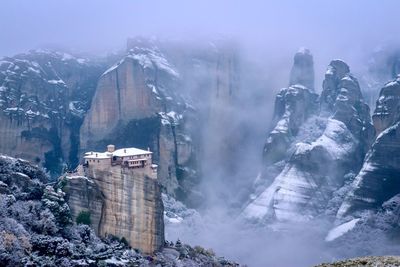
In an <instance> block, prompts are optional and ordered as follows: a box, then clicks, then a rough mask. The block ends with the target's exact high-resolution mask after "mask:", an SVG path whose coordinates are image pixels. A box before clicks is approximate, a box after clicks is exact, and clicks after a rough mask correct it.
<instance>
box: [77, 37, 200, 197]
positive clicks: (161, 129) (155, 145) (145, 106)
mask: <svg viewBox="0 0 400 267" xmlns="http://www.w3.org/2000/svg"><path fill="white" fill-rule="evenodd" d="M134 44H135V45H134ZM136 45H141V46H140V47H138V46H136ZM179 87H180V75H179V73H178V71H177V70H176V69H175V68H174V67H173V66H172V64H171V63H169V62H168V60H167V59H166V57H165V55H164V54H163V53H161V51H160V50H159V49H158V48H157V47H155V46H154V45H152V44H143V43H140V42H139V43H138V42H137V41H136V42H133V43H132V42H128V53H127V55H126V56H125V57H123V59H121V60H120V61H119V62H118V63H117V64H115V65H114V66H112V67H111V68H109V69H108V70H107V71H105V72H104V73H103V75H102V76H101V78H100V80H99V83H98V86H97V90H96V93H95V95H94V98H93V102H92V105H91V109H90V110H89V111H88V113H87V115H86V116H85V119H84V122H83V125H82V127H81V130H80V145H81V151H87V150H95V149H100V148H103V147H104V146H105V145H106V144H108V143H114V144H116V145H117V146H136V147H141V148H143V149H147V148H148V147H149V148H151V150H152V151H154V152H155V153H154V159H155V161H156V162H157V163H158V164H159V172H158V173H159V177H160V182H161V184H162V185H163V188H164V189H165V191H166V192H168V193H169V194H172V195H175V194H177V193H179V192H180V191H182V190H181V189H182V185H181V184H180V182H179V181H178V178H179V173H177V172H179V169H180V168H181V166H184V165H185V164H186V163H187V161H188V158H191V157H192V152H193V150H192V149H191V147H192V139H191V138H190V133H189V132H188V131H187V130H186V127H185V121H186V120H185V118H186V116H188V115H189V114H191V113H193V109H191V107H190V106H189V105H188V104H187V102H186V101H185V99H184V98H183V97H182V96H181V95H180V94H179Z"/></svg>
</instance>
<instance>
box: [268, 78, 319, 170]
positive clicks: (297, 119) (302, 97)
mask: <svg viewBox="0 0 400 267" xmlns="http://www.w3.org/2000/svg"><path fill="white" fill-rule="evenodd" d="M317 97H318V95H317V94H314V93H312V92H311V91H310V90H309V89H308V88H306V87H304V86H302V85H298V84H297V85H293V86H290V87H289V88H284V89H281V91H280V92H279V93H278V95H277V96H276V98H275V112H274V118H273V121H274V124H275V125H276V126H275V128H274V129H273V130H272V131H271V132H270V134H269V136H268V139H267V141H266V143H265V146H264V153H263V155H264V162H265V164H266V165H270V164H273V163H276V162H278V161H280V160H282V159H283V158H284V157H285V156H286V155H287V150H288V148H289V145H290V143H291V142H292V141H293V139H294V137H295V136H296V135H297V134H298V132H299V130H300V126H301V125H302V124H303V123H304V122H305V121H306V120H307V119H308V118H309V117H310V116H311V115H312V114H313V113H316V112H317V102H316V100H317Z"/></svg>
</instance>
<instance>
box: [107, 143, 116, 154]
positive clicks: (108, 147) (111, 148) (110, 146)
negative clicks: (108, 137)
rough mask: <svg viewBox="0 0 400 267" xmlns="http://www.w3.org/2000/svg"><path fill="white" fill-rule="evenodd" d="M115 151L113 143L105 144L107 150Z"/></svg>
mask: <svg viewBox="0 0 400 267" xmlns="http://www.w3.org/2000/svg"><path fill="white" fill-rule="evenodd" d="M114 151H115V146H114V145H108V146H107V152H110V153H113V152H114Z"/></svg>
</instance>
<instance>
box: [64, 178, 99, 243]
mask: <svg viewBox="0 0 400 267" xmlns="http://www.w3.org/2000/svg"><path fill="white" fill-rule="evenodd" d="M59 184H60V187H61V188H62V190H63V192H65V193H66V196H65V199H66V201H67V202H68V206H69V208H70V210H71V216H72V218H74V219H76V218H77V217H78V216H79V214H80V213H81V212H82V211H88V212H89V213H90V221H91V226H92V228H93V230H94V232H95V233H96V235H99V234H100V233H99V229H100V222H101V218H102V212H103V207H104V203H105V198H104V195H103V193H102V192H101V191H100V189H99V187H98V186H97V184H95V183H94V181H93V180H92V179H90V178H87V177H85V176H69V175H66V176H64V177H63V178H62V179H61V180H60V183H59Z"/></svg>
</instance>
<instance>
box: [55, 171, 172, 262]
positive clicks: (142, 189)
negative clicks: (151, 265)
mask: <svg viewBox="0 0 400 267" xmlns="http://www.w3.org/2000/svg"><path fill="white" fill-rule="evenodd" d="M138 170H139V171H138ZM140 170H141V169H132V168H121V166H120V165H118V166H113V167H112V166H109V167H102V168H93V167H90V166H89V168H88V169H87V171H86V177H85V176H67V177H66V178H64V180H63V182H62V183H64V186H63V190H64V192H66V193H67V195H66V198H67V200H68V204H69V206H70V209H71V213H72V217H73V218H76V217H77V216H78V214H79V212H81V211H89V212H90V218H91V226H92V227H93V229H94V230H95V232H96V234H98V235H100V236H102V237H106V236H109V235H111V236H115V237H118V238H125V239H126V240H127V242H128V243H129V245H130V246H131V247H132V248H138V249H140V250H141V251H142V252H144V253H147V254H152V253H153V252H155V251H157V250H159V249H161V248H162V246H163V245H164V219H163V216H164V208H163V203H162V199H161V189H160V185H159V184H158V181H157V179H154V178H151V177H149V176H147V175H146V174H145V173H144V172H142V171H140Z"/></svg>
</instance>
